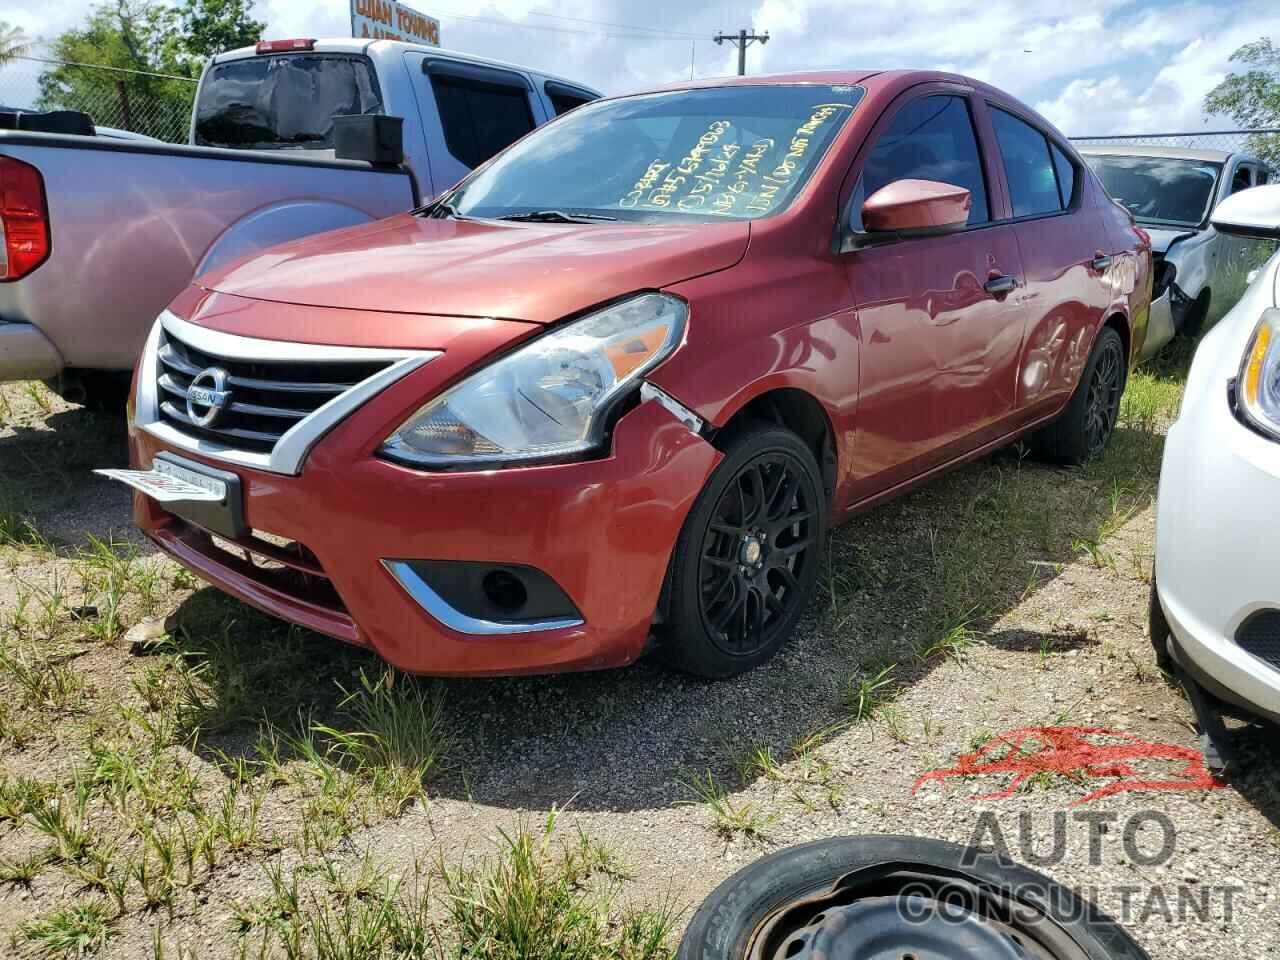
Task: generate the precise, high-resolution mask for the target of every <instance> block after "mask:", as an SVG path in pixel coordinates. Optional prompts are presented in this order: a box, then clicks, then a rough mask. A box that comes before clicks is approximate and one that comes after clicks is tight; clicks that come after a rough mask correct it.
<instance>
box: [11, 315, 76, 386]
mask: <svg viewBox="0 0 1280 960" xmlns="http://www.w3.org/2000/svg"><path fill="white" fill-rule="evenodd" d="M61 370H62V356H61V354H59V353H58V348H57V347H55V346H54V345H53V344H52V343H50V342H49V339H48V338H47V337H46V336H45V335H44V334H43V333H41V332H40V331H39V330H38V329H37V328H36V327H34V326H32V325H31V324H29V323H0V383H4V382H5V381H8V380H47V379H49V378H50V377H56V376H57V375H58V373H59V372H60V371H61Z"/></svg>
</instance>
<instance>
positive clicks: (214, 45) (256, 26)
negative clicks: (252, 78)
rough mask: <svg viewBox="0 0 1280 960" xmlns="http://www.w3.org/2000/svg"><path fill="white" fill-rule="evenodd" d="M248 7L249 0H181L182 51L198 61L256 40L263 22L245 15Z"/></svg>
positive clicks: (250, 6)
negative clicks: (182, 0)
mask: <svg viewBox="0 0 1280 960" xmlns="http://www.w3.org/2000/svg"><path fill="white" fill-rule="evenodd" d="M252 8H253V0H184V3H183V5H182V6H181V8H179V11H178V19H179V23H180V24H181V27H182V36H181V38H180V41H179V42H180V45H181V48H182V52H183V53H184V54H185V55H186V57H187V58H189V59H190V60H194V61H198V60H203V59H205V58H206V57H212V56H213V55H214V54H216V53H221V52H222V51H223V50H234V49H235V48H236V47H247V46H249V44H251V43H257V42H258V41H259V40H260V39H262V31H263V30H265V29H266V28H267V25H266V24H265V23H263V22H261V21H259V20H254V19H252V18H251V17H250V16H249V13H250V11H251V10H252Z"/></svg>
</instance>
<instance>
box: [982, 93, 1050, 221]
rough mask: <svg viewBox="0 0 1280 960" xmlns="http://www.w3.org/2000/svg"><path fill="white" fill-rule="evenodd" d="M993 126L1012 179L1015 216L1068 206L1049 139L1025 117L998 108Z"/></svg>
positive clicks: (1006, 174) (1010, 188) (1048, 211)
mask: <svg viewBox="0 0 1280 960" xmlns="http://www.w3.org/2000/svg"><path fill="white" fill-rule="evenodd" d="M991 125H992V126H993V127H994V128H995V132H996V142H997V143H999V145H1000V156H1001V158H1002V159H1003V161H1004V175H1005V177H1006V178H1007V179H1008V181H1009V199H1010V200H1011V201H1012V202H1013V215H1014V216H1015V217H1034V216H1039V215H1042V214H1046V213H1056V212H1058V211H1059V210H1063V209H1065V208H1066V206H1067V204H1066V203H1065V202H1063V199H1062V194H1061V193H1060V192H1059V189H1058V173H1057V171H1056V169H1055V164H1054V158H1053V156H1052V155H1051V154H1050V152H1049V139H1048V138H1047V137H1046V136H1045V135H1044V134H1043V133H1041V132H1040V131H1039V130H1037V129H1036V128H1035V127H1033V126H1032V125H1031V124H1029V123H1027V122H1026V121H1025V120H1022V119H1019V118H1018V117H1015V116H1014V115H1013V114H1011V113H1006V112H1005V111H1003V110H1001V109H999V108H998V107H992V109H991Z"/></svg>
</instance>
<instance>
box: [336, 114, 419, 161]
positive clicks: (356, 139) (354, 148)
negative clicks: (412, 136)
mask: <svg viewBox="0 0 1280 960" xmlns="http://www.w3.org/2000/svg"><path fill="white" fill-rule="evenodd" d="M403 128H404V119H403V118H402V117H388V116H385V115H383V114H380V113H370V114H361V115H359V116H354V117H334V118H333V155H334V157H336V158H337V159H339V160H363V161H364V162H365V163H372V164H376V165H378V166H383V165H386V166H397V165H398V164H401V163H404V129H403Z"/></svg>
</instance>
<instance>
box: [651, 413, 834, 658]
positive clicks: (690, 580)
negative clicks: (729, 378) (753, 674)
mask: <svg viewBox="0 0 1280 960" xmlns="http://www.w3.org/2000/svg"><path fill="white" fill-rule="evenodd" d="M722 451H723V453H724V459H723V460H722V461H721V463H720V465H719V466H718V467H717V468H716V470H715V472H714V473H712V475H711V477H710V479H709V480H708V481H707V484H706V486H705V487H703V490H702V492H701V493H700V494H699V495H698V499H697V500H696V501H695V502H694V505H693V509H692V510H690V511H689V516H688V517H687V518H686V519H685V523H684V528H683V529H682V530H681V531H680V538H679V540H677V542H676V547H675V550H674V551H673V553H672V555H671V563H670V566H669V568H668V570H667V584H666V590H665V603H664V610H663V613H664V617H663V622H664V626H663V629H662V633H663V636H662V638H661V643H660V645H659V646H658V649H657V654H658V656H659V657H660V658H661V659H662V660H664V661H665V662H666V663H668V664H670V665H671V666H674V667H676V668H678V669H680V670H684V671H686V672H687V673H691V674H694V675H695V676H699V677H705V678H707V679H722V678H725V677H732V676H734V675H736V674H739V673H742V672H743V671H746V670H750V669H751V668H752V667H755V666H757V665H759V664H761V663H763V662H764V661H766V660H768V659H769V658H770V657H772V656H773V655H774V653H776V652H777V650H778V648H779V647H781V646H782V645H783V644H784V643H785V642H786V641H787V638H788V637H789V636H790V635H791V632H792V630H793V629H794V627H795V624H796V621H797V620H798V619H799V617H800V615H801V614H802V613H803V612H804V609H805V607H806V606H808V603H809V600H810V598H811V597H812V596H813V590H814V585H815V583H816V582H817V575H818V560H819V557H821V555H822V543H823V538H824V535H825V531H826V521H827V503H826V496H825V494H824V492H823V485H822V474H821V472H820V471H819V469H818V463H817V461H816V460H815V459H814V456H813V452H812V451H811V450H810V449H809V448H808V447H807V446H806V445H805V443H804V441H803V440H801V439H800V438H799V437H798V436H796V435H795V434H794V433H792V432H791V431H789V430H786V429H783V428H781V427H776V426H772V425H769V424H763V423H753V424H749V425H747V426H746V427H744V428H742V429H740V430H737V431H735V432H733V433H732V434H730V435H729V437H728V439H727V440H726V441H725V442H724V444H723V446H722Z"/></svg>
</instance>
